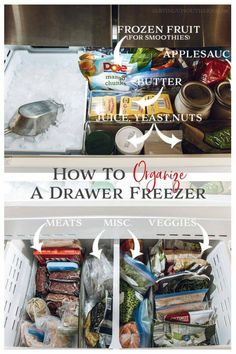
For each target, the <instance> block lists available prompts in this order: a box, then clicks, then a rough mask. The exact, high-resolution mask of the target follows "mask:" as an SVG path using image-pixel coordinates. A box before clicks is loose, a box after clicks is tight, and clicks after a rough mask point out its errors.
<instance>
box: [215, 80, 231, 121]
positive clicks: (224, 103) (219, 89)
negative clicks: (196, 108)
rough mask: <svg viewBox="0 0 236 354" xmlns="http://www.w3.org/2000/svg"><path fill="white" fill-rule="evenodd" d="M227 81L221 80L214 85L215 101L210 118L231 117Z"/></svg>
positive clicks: (229, 91) (229, 89)
mask: <svg viewBox="0 0 236 354" xmlns="http://www.w3.org/2000/svg"><path fill="white" fill-rule="evenodd" d="M230 86H231V85H230V82H229V81H222V82H220V83H219V84H218V85H217V86H216V87H215V96H216V99H215V102H214V104H213V106H212V110H211V118H212V119H217V120H219V119H223V120H224V119H231V87H230Z"/></svg>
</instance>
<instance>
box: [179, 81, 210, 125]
mask: <svg viewBox="0 0 236 354" xmlns="http://www.w3.org/2000/svg"><path fill="white" fill-rule="evenodd" d="M214 99H215V95H214V93H213V92H212V90H211V89H210V88H209V87H208V86H206V85H204V84H202V83H201V82H197V81H190V82H187V83H186V84H184V85H183V86H182V87H181V89H180V91H179V92H178V94H177V95H176V97H175V102H174V107H175V112H176V113H177V114H183V115H184V116H185V118H187V117H188V116H189V114H191V115H192V114H195V115H196V114H198V115H200V116H201V118H202V120H204V119H207V118H208V117H209V114H210V110H211V106H212V104H213V102H214Z"/></svg>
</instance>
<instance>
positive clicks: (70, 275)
mask: <svg viewBox="0 0 236 354" xmlns="http://www.w3.org/2000/svg"><path fill="white" fill-rule="evenodd" d="M79 279H80V270H77V271H74V270H67V271H62V272H60V271H56V272H50V273H49V280H54V281H58V282H78V281H79Z"/></svg>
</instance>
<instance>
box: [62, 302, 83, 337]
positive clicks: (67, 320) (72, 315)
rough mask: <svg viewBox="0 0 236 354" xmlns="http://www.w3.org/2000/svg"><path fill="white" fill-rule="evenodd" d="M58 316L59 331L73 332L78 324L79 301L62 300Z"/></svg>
mask: <svg viewBox="0 0 236 354" xmlns="http://www.w3.org/2000/svg"><path fill="white" fill-rule="evenodd" d="M59 316H60V318H61V322H62V327H61V331H64V332H65V333H71V334H72V333H75V331H77V330H78V326H79V302H78V300H77V301H71V302H64V303H63V304H62V306H61V307H60V308H59Z"/></svg>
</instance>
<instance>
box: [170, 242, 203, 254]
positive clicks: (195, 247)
mask: <svg viewBox="0 0 236 354" xmlns="http://www.w3.org/2000/svg"><path fill="white" fill-rule="evenodd" d="M164 250H165V251H166V250H184V251H190V252H198V253H200V252H201V246H200V243H199V242H194V241H185V240H164Z"/></svg>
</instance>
